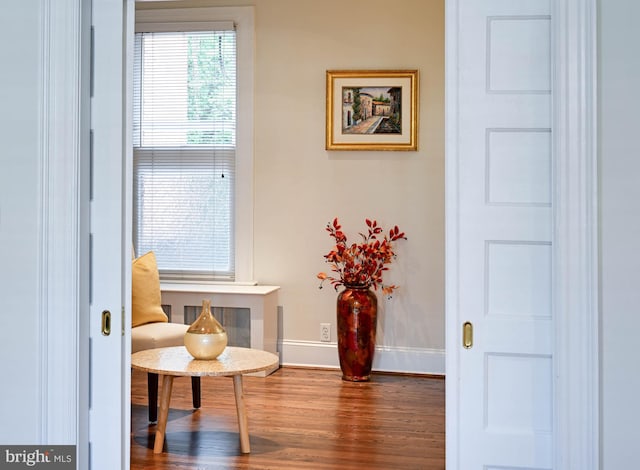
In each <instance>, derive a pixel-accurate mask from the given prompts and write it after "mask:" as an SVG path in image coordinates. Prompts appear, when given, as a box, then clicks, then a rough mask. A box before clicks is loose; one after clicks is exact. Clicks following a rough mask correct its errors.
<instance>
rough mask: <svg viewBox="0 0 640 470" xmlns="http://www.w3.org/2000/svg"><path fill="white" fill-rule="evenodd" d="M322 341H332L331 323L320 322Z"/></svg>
mask: <svg viewBox="0 0 640 470" xmlns="http://www.w3.org/2000/svg"><path fill="white" fill-rule="evenodd" d="M320 341H323V342H325V343H328V342H329V341H331V323H320Z"/></svg>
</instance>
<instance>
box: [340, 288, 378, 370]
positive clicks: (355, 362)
mask: <svg viewBox="0 0 640 470" xmlns="http://www.w3.org/2000/svg"><path fill="white" fill-rule="evenodd" d="M337 313H338V322H337V324H338V357H339V359H340V369H342V380H348V381H352V382H364V381H367V380H369V378H370V377H371V365H372V363H373V354H374V352H375V349H376V326H377V321H378V320H377V317H378V299H377V297H376V295H375V294H374V293H373V292H372V291H371V289H370V288H369V286H368V285H346V284H345V289H344V290H343V291H342V292H340V294H338V305H337Z"/></svg>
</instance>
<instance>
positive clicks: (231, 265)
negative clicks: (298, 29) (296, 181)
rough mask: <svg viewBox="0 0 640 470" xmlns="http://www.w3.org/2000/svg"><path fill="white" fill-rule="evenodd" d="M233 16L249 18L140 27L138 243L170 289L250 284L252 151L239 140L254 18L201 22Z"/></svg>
mask: <svg viewBox="0 0 640 470" xmlns="http://www.w3.org/2000/svg"><path fill="white" fill-rule="evenodd" d="M229 10H244V9H243V8H224V9H217V8H206V9H190V14H191V15H192V16H193V18H194V19H197V20H198V22H189V21H186V22H185V21H182V20H180V22H175V18H176V14H175V13H172V12H171V11H170V10H157V11H141V12H138V16H137V18H136V21H137V22H136V35H135V44H134V72H133V75H134V87H133V90H134V93H133V102H134V104H133V144H134V151H133V160H134V164H133V174H134V182H133V204H134V208H133V216H134V223H133V225H134V229H133V231H134V234H133V235H134V244H135V246H136V250H137V252H138V253H145V252H147V251H151V250H153V251H154V252H155V254H156V258H157V259H158V268H159V270H160V275H161V278H162V279H164V280H176V279H184V280H190V281H193V280H207V281H250V280H251V278H252V275H251V265H252V263H251V259H252V252H251V246H252V235H251V232H249V233H247V227H249V229H251V228H252V224H251V213H252V208H251V201H252V200H253V195H252V191H253V189H252V186H251V185H252V181H251V180H252V178H251V173H252V146H251V145H250V144H249V145H247V144H240V143H239V142H240V139H239V138H238V137H239V136H244V137H246V136H247V135H249V136H251V135H252V129H251V124H250V123H251V121H252V115H251V114H252V108H251V105H247V102H248V100H251V102H252V100H253V97H252V90H246V89H247V88H251V87H252V69H251V67H250V64H251V63H252V60H253V57H252V50H249V51H248V50H247V47H249V48H250V47H251V46H250V44H251V42H252V40H251V41H248V40H247V39H248V38H247V33H246V32H247V31H252V29H253V22H252V10H251V15H250V18H251V22H250V24H249V25H242V26H243V27H240V28H239V27H238V26H239V25H238V23H237V22H235V21H225V22H216V23H213V22H202V21H201V20H202V19H203V18H207V17H209V18H212V19H214V18H213V17H214V16H215V14H216V13H220V12H223V13H225V12H226V13H227V16H228V13H229ZM179 11H180V10H174V12H179ZM145 15H148V16H145ZM158 15H160V16H158ZM162 15H166V18H167V19H173V20H174V22H173V23H170V22H169V23H167V22H166V21H164V20H163V18H162ZM177 16H179V15H177ZM245 16H246V15H245ZM145 18H149V19H150V21H144V20H145ZM154 20H155V22H153V21H154ZM243 31H244V33H243ZM246 43H248V44H249V46H247V45H246ZM247 51H248V52H249V53H248V52H247ZM246 64H249V66H247V65H246ZM239 71H241V72H240V73H239ZM243 84H244V85H243ZM247 84H248V87H247ZM243 86H244V90H243ZM244 92H246V93H244ZM247 95H249V96H247ZM239 114H240V115H242V118H239ZM247 114H248V115H247ZM243 140H244V139H243Z"/></svg>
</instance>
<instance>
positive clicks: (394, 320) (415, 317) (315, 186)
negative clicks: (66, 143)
mask: <svg viewBox="0 0 640 470" xmlns="http://www.w3.org/2000/svg"><path fill="white" fill-rule="evenodd" d="M247 4H254V5H255V22H256V69H255V77H256V103H255V105H256V106H255V109H256V115H255V199H256V200H255V217H254V221H255V253H256V258H255V278H256V279H257V280H258V281H259V282H260V283H266V284H278V285H280V286H282V290H281V292H280V302H279V303H280V305H281V306H282V311H283V325H282V336H283V338H282V339H283V340H284V341H285V342H286V341H292V340H293V341H319V324H320V323H321V322H329V323H331V324H332V338H333V339H335V300H336V294H335V292H333V290H332V288H331V287H327V288H325V289H323V290H318V282H317V280H316V274H317V272H318V271H322V270H326V268H327V267H326V265H325V263H324V259H323V255H324V254H325V253H326V252H328V251H329V249H331V247H332V243H331V240H330V239H329V237H328V235H327V234H326V232H325V231H324V227H325V224H326V223H327V221H329V220H331V219H333V217H335V216H338V217H339V218H340V220H341V221H342V223H343V227H344V230H345V231H346V232H347V234H352V235H353V237H355V236H356V235H357V232H358V231H359V230H362V229H363V226H364V218H365V217H369V218H375V219H377V220H378V221H379V222H380V223H381V224H382V225H383V226H385V227H389V226H392V225H395V224H397V225H399V226H400V228H401V229H402V230H404V231H405V232H406V233H407V236H408V238H409V239H408V241H407V242H405V243H401V244H399V245H398V254H399V256H398V259H397V260H396V262H394V264H393V265H392V266H391V271H390V273H389V274H390V276H388V279H387V280H389V281H392V282H394V283H396V284H399V285H400V289H398V291H397V293H396V294H395V295H394V298H393V299H392V300H391V301H386V300H383V299H382V298H381V299H380V300H381V302H380V305H381V312H380V318H379V339H378V344H379V345H385V346H396V347H403V348H404V347H406V348H418V349H422V348H424V349H436V350H443V349H444V1H443V0H399V1H396V2H393V3H390V2H388V1H385V0H350V1H347V0H323V1H317V0H313V1H312V0H259V1H258V0H253V1H233V0H227V1H215V0H213V1H206V2H203V1H199V2H195V1H190V2H189V3H186V2H163V5H167V6H172V7H174V6H183V7H184V6H205V5H207V6H209V5H227V6H229V5H230V6H240V5H247ZM145 6H146V5H145V4H144V3H142V4H139V5H138V7H139V8H144V7H145ZM328 69H418V70H419V73H420V125H419V141H418V145H419V149H418V151H417V152H345V151H326V150H325V148H324V145H325V142H324V138H325V134H324V131H325V71H326V70H328ZM354 240H355V238H354ZM294 362H295V360H294Z"/></svg>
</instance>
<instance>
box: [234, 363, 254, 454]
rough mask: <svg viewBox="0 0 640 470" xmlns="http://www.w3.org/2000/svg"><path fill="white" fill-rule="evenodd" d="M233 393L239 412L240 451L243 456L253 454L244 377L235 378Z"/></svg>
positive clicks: (236, 376)
mask: <svg viewBox="0 0 640 470" xmlns="http://www.w3.org/2000/svg"><path fill="white" fill-rule="evenodd" d="M233 393H234V394H235V396H236V411H237V412H238V430H239V431H240V451H241V452H242V453H243V454H248V453H249V452H251V446H250V444H249V427H248V425H247V412H246V410H245V407H244V392H243V390H242V375H234V376H233Z"/></svg>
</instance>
